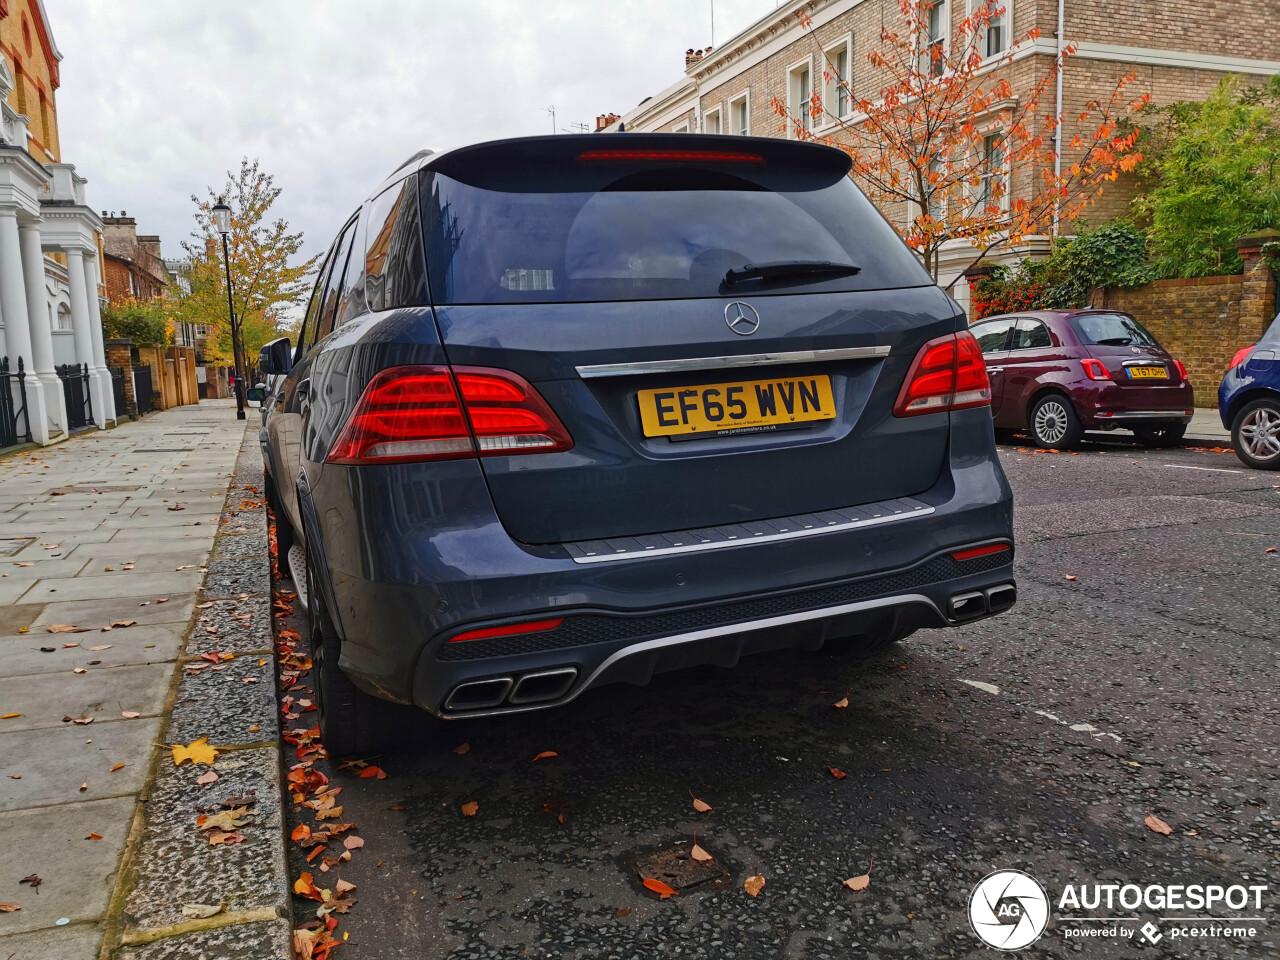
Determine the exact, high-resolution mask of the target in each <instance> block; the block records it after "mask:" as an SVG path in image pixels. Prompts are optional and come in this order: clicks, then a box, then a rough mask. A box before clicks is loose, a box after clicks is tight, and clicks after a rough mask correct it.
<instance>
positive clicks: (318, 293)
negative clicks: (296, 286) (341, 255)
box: [294, 241, 337, 363]
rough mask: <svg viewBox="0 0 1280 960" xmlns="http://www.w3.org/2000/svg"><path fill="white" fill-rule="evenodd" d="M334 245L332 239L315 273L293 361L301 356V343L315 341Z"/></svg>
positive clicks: (309, 343) (335, 242)
mask: <svg viewBox="0 0 1280 960" xmlns="http://www.w3.org/2000/svg"><path fill="white" fill-rule="evenodd" d="M336 246H337V241H334V246H333V247H330V248H329V253H328V254H327V255H326V256H325V258H324V263H322V264H321V265H320V272H319V273H318V274H316V285H315V288H314V289H312V291H311V300H310V301H309V302H308V303H307V315H306V316H305V317H304V318H303V320H302V329H301V330H299V331H298V345H297V348H296V349H295V351H294V362H295V363H296V362H297V361H298V360H299V359H300V358H301V357H302V350H303V345H304V344H305V345H307V346H308V347H309V346H310V345H311V344H313V343H315V339H316V338H315V329H316V324H317V323H319V322H320V305H321V304H322V303H323V302H324V288H325V284H327V283H328V282H329V274H330V273H331V272H332V271H333V259H334V257H333V255H334V249H335V248H336Z"/></svg>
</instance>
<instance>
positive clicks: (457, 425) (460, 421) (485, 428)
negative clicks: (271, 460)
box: [327, 367, 573, 464]
mask: <svg viewBox="0 0 1280 960" xmlns="http://www.w3.org/2000/svg"><path fill="white" fill-rule="evenodd" d="M459 393H460V394H461V400H459ZM473 438H474V439H473ZM572 446H573V440H572V438H571V437H570V436H569V433H568V431H567V430H565V428H564V426H563V425H562V424H561V423H560V420H559V419H558V418H557V417H556V415H555V414H554V413H553V412H552V411H551V408H550V407H548V406H547V403H546V401H545V400H543V399H542V397H541V396H540V395H539V394H538V392H537V391H536V390H534V389H533V387H531V386H530V385H529V384H528V383H526V382H525V380H524V379H522V378H521V377H519V376H517V375H516V374H514V373H510V372H509V371H506V370H489V369H483V368H473V367H458V368H455V369H454V370H452V371H451V370H450V369H449V368H448V367H391V368H389V369H387V370H382V371H380V372H379V373H378V374H377V375H376V376H375V377H374V378H373V379H372V380H371V381H370V382H369V385H368V386H367V387H365V391H364V394H363V395H362V396H361V397H360V401H359V403H357V404H356V408H355V410H353V411H352V413H351V416H350V418H349V419H348V420H347V423H346V425H345V426H344V427H343V428H342V432H341V433H340V434H339V435H338V439H337V441H336V442H335V443H334V445H333V449H332V450H331V451H330V452H329V456H328V458H327V461H328V462H329V463H349V464H355V463H406V462H409V461H415V460H454V459H458V458H460V457H474V456H476V455H477V451H478V454H479V456H482V457H483V456H498V455H506V454H516V453H549V452H552V451H556V450H568V449H569V448H570V447H572Z"/></svg>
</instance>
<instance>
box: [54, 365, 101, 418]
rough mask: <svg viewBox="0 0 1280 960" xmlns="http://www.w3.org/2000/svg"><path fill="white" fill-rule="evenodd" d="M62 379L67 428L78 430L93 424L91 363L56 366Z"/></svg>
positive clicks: (55, 369)
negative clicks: (65, 402)
mask: <svg viewBox="0 0 1280 960" xmlns="http://www.w3.org/2000/svg"><path fill="white" fill-rule="evenodd" d="M53 369H54V371H55V372H56V373H57V374H58V379H59V380H61V381H62V393H63V396H64V397H65V398H66V401H67V429H68V430H78V429H80V428H81V427H88V426H91V425H92V424H93V400H92V398H91V397H90V396H89V365H88V364H87V363H64V364H62V365H61V366H58V367H54V368H53Z"/></svg>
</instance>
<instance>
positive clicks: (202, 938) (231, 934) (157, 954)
mask: <svg viewBox="0 0 1280 960" xmlns="http://www.w3.org/2000/svg"><path fill="white" fill-rule="evenodd" d="M291 930H292V928H291V927H290V925H289V921H288V920H283V919H280V918H278V917H277V918H276V919H274V920H267V921H264V922H260V923H244V924H234V925H231V926H226V927H218V928H217V929H215V930H204V931H201V932H199V933H192V934H189V935H187V936H185V937H169V938H166V939H163V940H156V941H154V942H152V943H147V944H140V945H138V946H129V947H125V948H124V949H122V950H121V951H120V952H119V953H117V954H116V960H192V958H195V957H201V958H203V957H217V958H218V960H286V958H288V957H290V956H292V955H293V951H292V949H291V947H290V942H289V938H290V935H291ZM3 945H4V941H3V940H0V949H2V948H3ZM15 960H18V958H15Z"/></svg>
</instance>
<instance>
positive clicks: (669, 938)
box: [286, 444, 1280, 960]
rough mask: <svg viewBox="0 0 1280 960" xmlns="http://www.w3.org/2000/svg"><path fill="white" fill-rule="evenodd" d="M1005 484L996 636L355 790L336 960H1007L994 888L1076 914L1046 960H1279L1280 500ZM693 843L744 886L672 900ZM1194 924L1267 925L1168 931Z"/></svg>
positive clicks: (608, 714) (1200, 457) (672, 689)
mask: <svg viewBox="0 0 1280 960" xmlns="http://www.w3.org/2000/svg"><path fill="white" fill-rule="evenodd" d="M1001 458H1002V460H1003V462H1004V465H1005V468H1006V470H1007V471H1008V474H1009V477H1010V480H1011V482H1012V484H1013V486H1014V490H1015V492H1016V496H1017V508H1016V513H1017V524H1018V552H1017V561H1016V563H1017V573H1018V581H1019V587H1020V599H1019V602H1018V605H1017V607H1016V608H1015V609H1014V610H1012V611H1011V612H1009V613H1006V614H1004V615H1002V616H1000V617H998V618H996V619H993V620H988V621H984V622H981V623H978V624H975V625H971V626H969V627H967V628H962V629H956V630H949V631H929V632H926V633H920V634H917V635H915V636H914V637H912V638H911V639H909V640H908V641H906V642H905V643H902V644H899V645H898V646H897V647H896V648H895V649H894V650H892V651H891V652H890V653H888V654H887V655H884V656H881V657H879V658H877V659H875V660H873V661H870V662H862V663H859V662H849V661H845V660H838V659H830V658H824V657H822V656H818V655H769V656H763V657H758V658H755V659H751V660H745V661H744V662H743V663H742V664H741V665H740V666H739V667H738V668H737V669H734V670H710V669H708V670H698V671H690V672H684V673H677V674H668V675H664V676H661V677H659V678H657V679H655V681H654V682H653V683H652V684H651V685H650V686H648V687H643V688H640V687H629V686H619V687H609V688H605V689H602V690H599V691H596V692H593V693H589V694H588V695H585V696H583V697H581V698H579V699H578V700H577V701H575V702H574V703H573V704H571V705H570V706H568V707H565V708H562V709H558V710H554V711H549V712H544V713H539V714H532V715H523V716H519V717H512V718H508V719H502V720H489V721H475V722H471V723H467V724H461V723H454V724H448V725H443V726H439V725H436V726H432V725H431V724H422V725H421V726H420V728H418V729H415V730H414V732H413V735H412V737H411V739H412V740H413V741H414V742H413V743H411V744H410V745H409V746H408V747H407V748H405V749H402V750H397V751H396V752H393V753H387V754H384V755H382V756H381V757H379V758H376V760H377V763H378V764H379V765H380V766H381V767H382V768H383V769H384V770H385V771H386V772H387V773H388V774H389V778H388V779H387V780H382V781H378V780H372V779H358V778H356V777H355V776H354V774H353V773H352V772H351V771H349V770H348V771H332V766H329V767H327V768H326V769H329V770H331V771H332V776H333V778H334V782H335V783H340V784H341V785H342V786H343V788H344V790H343V794H342V801H343V804H344V807H345V813H344V815H343V819H345V820H348V821H352V822H355V823H357V824H358V825H359V831H360V834H361V835H362V836H363V837H364V838H365V841H366V846H365V849H364V851H363V853H364V855H363V856H362V857H357V858H356V859H355V860H354V861H353V862H352V863H350V864H345V865H343V866H342V867H341V868H340V869H341V871H342V876H343V878H344V879H346V880H347V881H349V882H354V883H355V884H356V885H357V891H356V893H355V896H357V897H358V898H359V903H358V904H357V906H356V907H355V908H354V909H352V910H351V912H350V913H349V914H347V915H346V916H343V917H341V918H340V919H341V925H340V927H339V935H340V934H341V933H344V932H345V933H346V934H347V935H348V936H349V939H348V940H347V941H346V943H344V945H343V946H342V947H341V950H340V953H339V954H338V955H339V956H341V957H343V958H346V960H365V958H414V960H421V958H437V957H442V958H443V957H447V958H451V960H461V958H481V957H484V958H488V957H495V958H496V957H502V958H514V957H557V958H560V957H563V958H592V960H595V958H651V957H708V958H730V957H732V958H779V957H787V958H793V957H794V958H811V960H820V958H849V957H895V958H897V957H903V958H908V957H909V958H926V957H977V956H979V955H984V956H991V955H993V954H991V953H990V952H989V951H988V949H987V948H986V947H984V946H983V945H982V944H981V942H980V941H979V939H978V938H977V936H976V935H975V933H974V932H973V930H972V929H971V927H970V921H969V908H968V905H969V897H970V893H971V891H972V890H973V889H974V885H975V883H977V882H978V881H979V880H980V879H981V878H983V877H984V876H986V875H987V874H989V873H990V872H992V871H994V870H996V869H998V868H1015V869H1020V870H1023V871H1025V872H1027V873H1029V874H1031V875H1032V876H1034V877H1035V878H1036V879H1037V880H1038V881H1039V882H1040V883H1041V884H1042V885H1043V886H1044V888H1045V889H1046V890H1047V892H1048V896H1049V898H1050V899H1051V900H1052V901H1053V903H1052V911H1051V919H1050V922H1049V925H1048V929H1047V931H1046V932H1045V934H1044V936H1043V937H1042V939H1040V940H1039V942H1037V943H1035V944H1034V945H1033V946H1031V947H1029V948H1028V949H1027V950H1026V951H1025V954H1024V955H1026V956H1045V957H1067V956H1073V957H1108V958H1110V957H1116V956H1121V957H1124V956H1142V957H1280V909H1278V907H1280V776H1278V771H1280V766H1278V764H1277V753H1278V752H1280V669H1278V668H1280V637H1278V634H1280V630H1277V624H1278V623H1280V618H1278V617H1277V610H1278V609H1280V553H1267V552H1266V548H1268V547H1280V475H1275V474H1267V473H1262V472H1254V471H1249V470H1246V469H1244V468H1243V467H1242V466H1241V464H1240V463H1239V461H1238V460H1237V459H1236V458H1235V457H1234V456H1233V455H1231V454H1229V453H1221V452H1210V451H1202V450H1176V451H1144V450H1140V449H1137V448H1134V447H1127V446H1124V445H1116V444H1112V445H1105V446H1104V445H1096V444H1095V445H1089V446H1088V447H1086V448H1085V449H1084V450H1082V451H1080V452H1078V453H1076V454H1065V453H1064V454H1050V453H1039V452H1032V451H1030V450H1028V449H1026V448H1019V447H1013V446H1005V447H1002V448H1001ZM286 587H287V583H286ZM846 696H847V697H848V701H849V705H848V707H847V708H844V709H837V708H834V707H833V706H832V704H833V703H834V702H836V701H838V700H840V699H841V698H843V697H846ZM463 743H466V744H468V745H469V750H468V751H467V752H466V753H465V754H461V755H460V754H458V753H455V752H454V748H455V747H458V746H459V745H460V744H463ZM543 751H555V752H556V753H557V754H558V756H556V757H553V758H547V759H542V760H538V761H536V762H535V761H534V759H533V758H534V757H535V756H536V755H538V754H539V753H542V752H543ZM318 766H321V767H323V766H324V764H323V763H321V764H319V765H318ZM829 766H831V767H835V768H837V769H838V770H840V771H842V772H844V773H845V774H846V775H847V776H845V777H844V778H843V779H837V778H836V777H835V776H833V775H832V774H831V773H830V772H828V770H827V768H828V767H829ZM693 796H696V797H698V798H700V799H701V800H703V801H705V802H706V803H708V804H710V805H711V806H712V808H713V809H712V810H711V811H710V812H706V813H698V812H696V811H695V810H694V808H693V805H692V797H693ZM470 801H475V802H476V803H477V804H478V805H479V806H478V811H477V813H476V815H475V816H473V817H465V816H463V814H462V812H461V807H462V805H463V804H464V803H468V802H470ZM293 815H294V816H295V817H300V816H301V815H300V811H299V810H298V809H297V808H295V810H294V814H293ZM1149 815H1155V816H1157V817H1159V818H1161V819H1162V820H1164V821H1166V822H1167V823H1168V824H1169V826H1170V827H1171V828H1172V834H1171V835H1168V836H1165V835H1162V834H1159V833H1156V832H1153V831H1152V830H1151V829H1149V828H1148V827H1147V826H1146V825H1144V818H1146V817H1147V816H1149ZM308 817H309V811H308V812H307V816H301V821H302V822H310V821H309V819H308ZM695 831H696V836H697V842H698V843H699V844H700V845H701V846H702V847H704V848H705V849H706V850H707V851H709V852H710V853H711V854H712V855H713V856H714V858H715V864H716V865H718V866H719V868H720V870H719V871H715V870H712V871H708V873H709V874H714V876H711V878H710V879H707V880H706V881H704V882H702V883H699V884H695V885H694V886H691V887H687V888H685V889H684V891H683V892H682V893H681V894H679V895H678V896H675V897H672V898H670V899H667V900H659V899H658V898H657V897H656V896H655V895H654V894H653V893H651V892H649V891H647V890H645V889H644V888H643V887H642V886H641V885H640V881H639V877H638V875H637V867H636V858H637V857H642V856H645V855H647V854H650V853H654V852H660V851H666V852H667V853H668V854H669V855H670V856H672V857H676V858H677V859H676V861H675V862H676V864H677V866H678V868H679V869H678V870H677V873H679V874H680V876H681V877H682V878H683V879H682V880H681V881H679V882H684V880H686V879H693V878H689V877H686V876H685V870H686V868H687V867H688V866H689V864H690V863H691V861H689V860H688V859H687V854H688V850H689V845H690V841H692V840H693V838H694V835H695ZM873 857H874V868H873V869H872V870H871V874H870V884H869V886H868V887H867V888H866V889H864V890H861V891H857V892H855V891H853V890H850V889H847V888H845V887H843V886H842V882H843V881H845V880H846V879H848V878H851V877H855V876H858V875H860V874H865V873H866V872H867V870H868V866H869V864H870V863H871V860H872V858H873ZM681 858H682V859H681ZM293 866H294V875H295V876H296V874H297V872H298V870H300V869H302V868H303V864H302V859H301V850H300V849H297V850H295V851H294V864H293ZM649 869H653V868H649ZM753 875H759V876H763V877H764V878H765V882H766V883H765V887H764V889H763V891H762V892H761V893H760V894H759V896H758V897H756V898H752V897H751V896H749V895H748V894H747V893H746V892H745V891H744V889H743V884H744V880H745V878H747V877H749V876H753ZM318 882H319V881H318ZM325 882H328V881H325ZM672 882H673V883H676V885H677V886H678V885H679V883H678V882H677V881H676V880H675V879H674V878H672ZM1094 883H1121V884H1127V883H1132V884H1138V885H1140V886H1142V887H1144V888H1145V887H1146V886H1148V885H1151V884H1217V885H1222V886H1224V887H1225V886H1230V885H1246V886H1247V885H1250V884H1252V885H1260V884H1266V885H1268V886H1269V887H1270V889H1269V890H1268V891H1266V892H1265V893H1262V894H1261V900H1262V905H1261V908H1253V905H1252V904H1250V909H1247V910H1234V911H1232V910H1227V909H1226V908H1224V907H1223V906H1222V905H1220V904H1219V905H1217V907H1216V908H1215V909H1213V910H1186V909H1183V910H1168V909H1166V910H1156V909H1149V908H1147V907H1146V906H1142V907H1140V908H1139V909H1136V910H1134V909H1123V908H1122V907H1121V906H1119V905H1117V906H1115V907H1114V908H1113V909H1112V910H1106V909H1095V910H1086V909H1079V910H1071V909H1066V910H1064V909H1060V908H1059V904H1058V900H1059V898H1060V897H1061V895H1062V891H1063V889H1064V886H1065V885H1067V884H1094ZM312 906H314V905H312ZM1104 906H1105V905H1104ZM307 915H308V911H307V909H306V908H305V904H303V906H302V907H301V908H300V909H299V917H305V916H307ZM1193 916H1194V917H1223V918H1239V917H1259V918H1261V919H1260V920H1251V921H1248V922H1240V923H1235V922H1233V923H1232V924H1231V926H1233V927H1246V928H1248V927H1252V928H1253V929H1254V930H1255V931H1256V934H1255V935H1254V936H1252V937H1240V936H1222V935H1215V934H1213V933H1212V930H1213V929H1214V928H1215V927H1216V926H1217V925H1216V924H1215V923H1213V922H1212V921H1209V920H1204V921H1195V922H1194V923H1191V924H1190V926H1191V927H1195V928H1199V929H1201V930H1204V929H1205V928H1208V929H1209V931H1210V932H1209V933H1208V934H1207V935H1205V934H1203V933H1202V934H1201V935H1198V936H1195V937H1191V936H1190V935H1188V936H1187V937H1182V936H1177V935H1176V930H1177V928H1179V927H1183V926H1187V924H1182V923H1175V922H1173V921H1171V920H1169V919H1166V918H1169V917H1193ZM1102 918H1119V919H1105V920H1104V919H1102ZM1148 920H1154V921H1155V924H1156V930H1157V933H1158V934H1159V937H1160V939H1159V940H1158V942H1156V943H1154V944H1152V943H1150V942H1147V940H1146V939H1145V938H1144V937H1143V935H1142V934H1141V933H1140V932H1139V930H1138V928H1139V927H1141V926H1142V925H1143V924H1144V923H1146V922H1147V921H1148ZM1082 930H1083V931H1092V933H1093V934H1094V935H1093V936H1090V937H1083V938H1082V937H1080V936H1077V935H1076V934H1078V933H1079V932H1080V931H1082ZM1122 930H1128V931H1130V936H1128V937H1123V936H1121V935H1120V934H1121V932H1122ZM1105 931H1110V932H1111V933H1114V934H1116V935H1115V936H1099V935H1098V934H1099V933H1100V932H1105Z"/></svg>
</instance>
